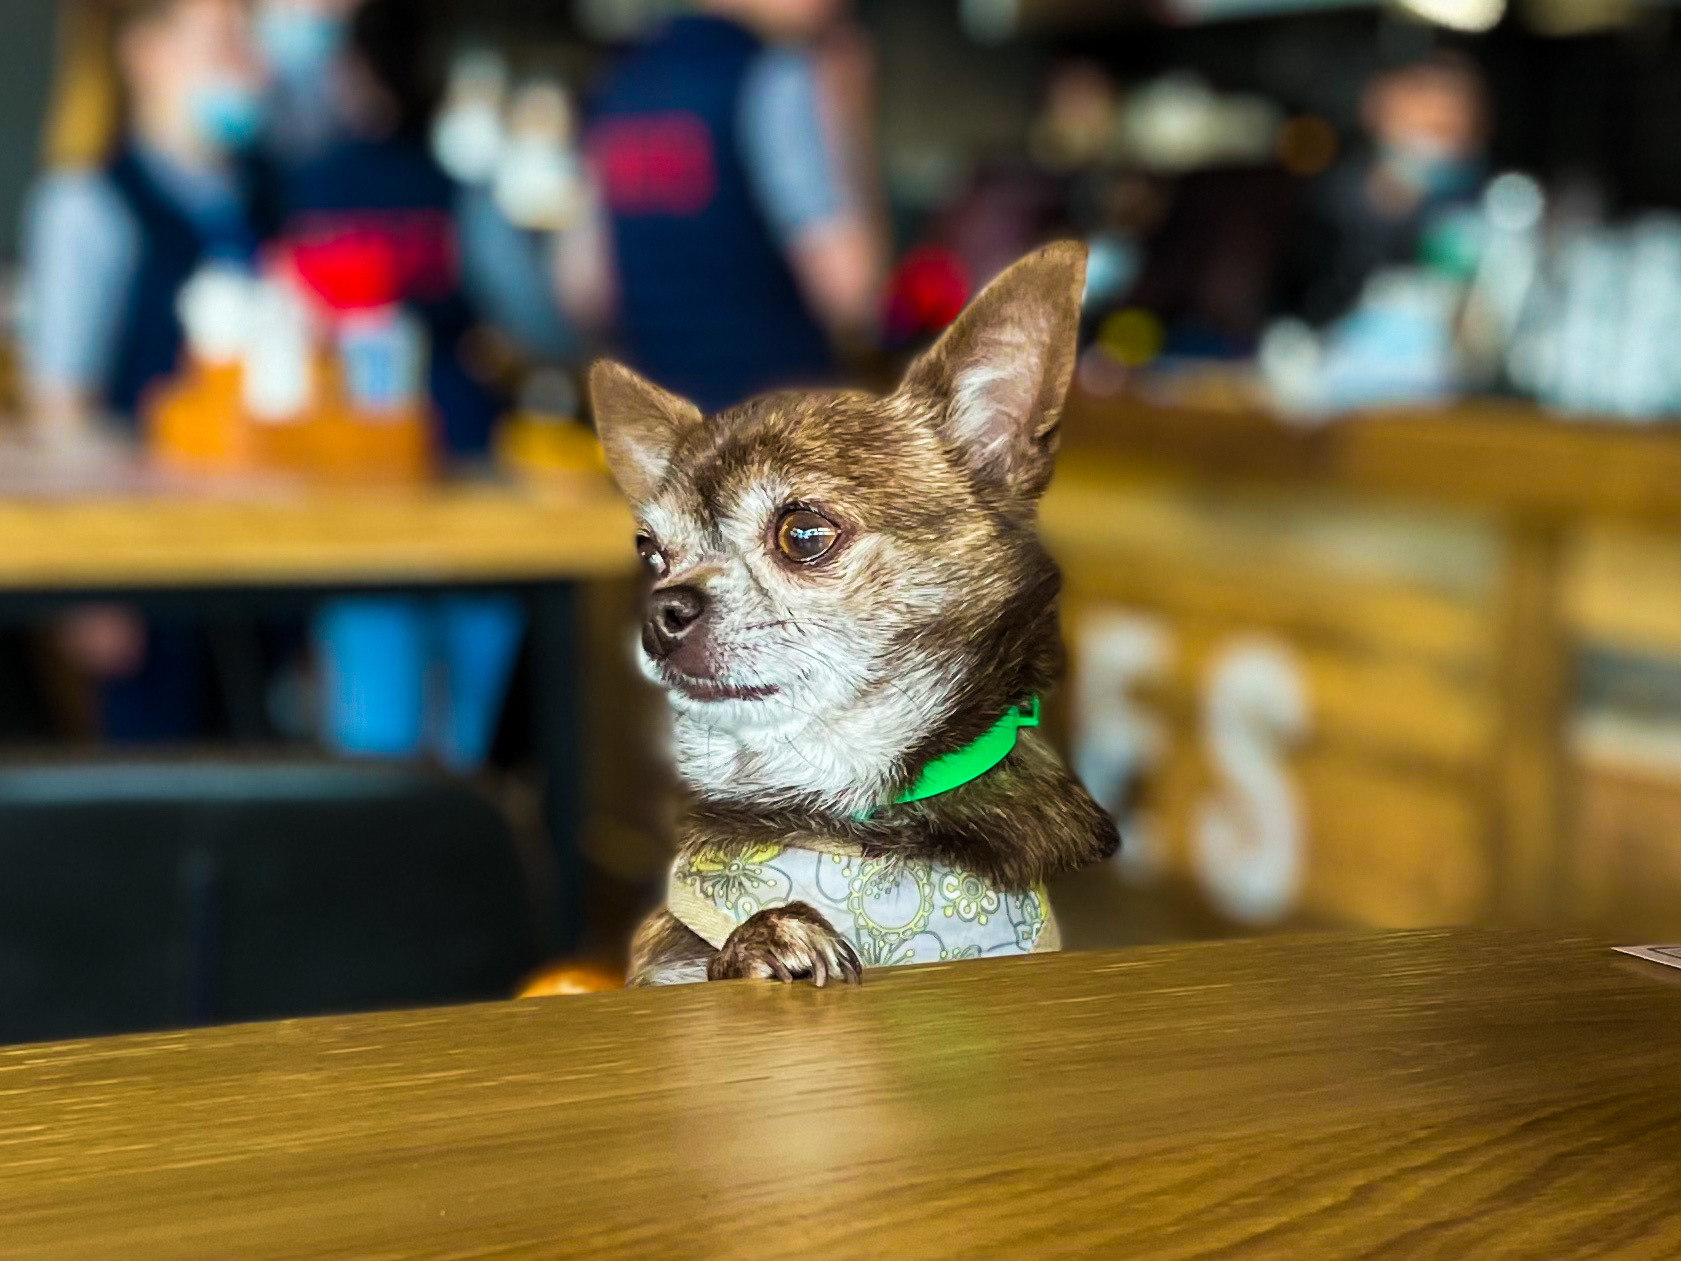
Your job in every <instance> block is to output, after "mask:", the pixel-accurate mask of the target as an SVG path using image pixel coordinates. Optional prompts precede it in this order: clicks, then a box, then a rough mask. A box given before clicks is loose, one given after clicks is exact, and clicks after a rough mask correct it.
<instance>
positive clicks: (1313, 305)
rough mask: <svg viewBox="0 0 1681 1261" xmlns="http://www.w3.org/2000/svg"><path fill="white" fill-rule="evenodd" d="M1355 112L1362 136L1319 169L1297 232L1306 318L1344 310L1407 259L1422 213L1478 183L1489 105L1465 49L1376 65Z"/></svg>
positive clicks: (1467, 193)
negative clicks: (1304, 226) (1358, 144)
mask: <svg viewBox="0 0 1681 1261" xmlns="http://www.w3.org/2000/svg"><path fill="white" fill-rule="evenodd" d="M1360 118H1361V123H1362V125H1363V127H1364V129H1365V132H1366V135H1367V139H1368V143H1367V145H1366V147H1365V148H1364V150H1363V151H1361V152H1358V153H1356V154H1355V155H1354V156H1352V157H1351V158H1350V159H1349V160H1348V161H1346V162H1343V163H1341V164H1339V165H1338V166H1335V167H1333V168H1332V169H1331V171H1329V172H1328V173H1327V174H1326V175H1325V176H1324V177H1323V178H1322V180H1321V182H1320V184H1319V186H1318V187H1317V188H1316V189H1315V190H1314V202H1315V204H1314V208H1313V212H1312V214H1311V216H1310V223H1309V228H1308V231H1307V232H1306V233H1305V234H1304V258H1303V260H1302V263H1301V273H1302V275H1301V279H1300V289H1301V292H1302V295H1303V296H1302V298H1301V300H1300V306H1301V308H1302V313H1303V314H1304V315H1305V316H1306V317H1307V318H1308V319H1309V320H1310V321H1311V322H1314V323H1324V322H1326V321H1329V320H1331V319H1334V318H1336V317H1337V316H1339V315H1341V314H1343V313H1344V312H1346V311H1347V310H1348V309H1349V308H1350V307H1351V306H1352V305H1353V304H1354V303H1355V301H1356V300H1357V299H1358V298H1359V296H1360V292H1361V289H1362V287H1363V286H1364V285H1365V282H1366V280H1367V279H1368V278H1369V277H1370V276H1372V275H1373V274H1374V273H1376V272H1378V271H1380V270H1382V269H1383V268H1385V267H1389V266H1394V265H1397V264H1402V263H1411V262H1414V261H1415V260H1416V258H1417V254H1418V246H1419V239H1420V235H1421V233H1422V232H1423V231H1424V229H1425V228H1426V227H1428V226H1429V224H1430V222H1431V221H1432V220H1433V219H1434V218H1435V217H1436V216H1437V215H1439V214H1440V213H1442V212H1443V211H1445V210H1448V209H1450V208H1453V207H1457V206H1463V205H1467V204H1469V203H1471V202H1472V201H1474V199H1475V198H1476V197H1477V196H1478V195H1479V193H1480V192H1481V189H1482V183H1483V176H1484V151H1485V149H1486V147H1487V143H1488V126H1489V120H1488V105H1487V97H1486V92H1485V89H1484V85H1483V81H1482V76H1481V74H1480V72H1479V71H1478V70H1477V68H1476V66H1475V64H1474V63H1473V62H1471V61H1470V60H1469V59H1468V58H1466V57H1463V56H1460V55H1458V54H1455V53H1447V52H1438V53H1433V54H1431V55H1429V56H1427V57H1425V58H1422V59H1420V60H1417V61H1413V62H1409V63H1407V64H1405V65H1401V66H1398V67H1395V68H1393V69H1389V70H1384V71H1381V72H1379V73H1378V74H1376V75H1374V76H1373V77H1372V78H1371V80H1370V81H1369V82H1368V83H1367V84H1366V86H1365V89H1364V91H1363V92H1362V94H1361V101H1360Z"/></svg>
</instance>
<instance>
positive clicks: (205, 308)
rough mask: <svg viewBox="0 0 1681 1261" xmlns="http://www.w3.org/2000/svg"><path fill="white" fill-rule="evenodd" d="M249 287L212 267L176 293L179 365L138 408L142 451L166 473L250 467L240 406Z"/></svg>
mask: <svg viewBox="0 0 1681 1261" xmlns="http://www.w3.org/2000/svg"><path fill="white" fill-rule="evenodd" d="M252 288H253V286H252V281H251V278H250V277H249V276H248V275H246V274H245V272H244V271H242V270H239V269H236V268H232V267H228V266H225V265H220V264H212V265H209V266H207V267H205V268H203V269H201V270H200V271H199V272H198V273H197V274H196V275H195V276H194V277H193V278H192V279H191V280H190V281H188V282H187V285H186V286H185V287H184V288H183V289H182V291H181V295H180V298H179V300H178V303H177V306H178V310H179V312H180V316H181V325H182V328H183V330H184V332H185V334H186V354H185V363H184V364H183V366H182V369H181V371H180V372H178V373H177V374H176V375H175V376H174V377H173V378H171V379H170V380H169V381H168V382H166V383H165V384H163V385H162V386H159V387H156V388H154V389H153V390H152V391H150V392H149V393H148V395H147V396H146V398H145V400H144V401H143V403H142V409H141V410H142V416H143V419H144V423H145V425H146V433H147V441H148V445H149V447H150V449H151V451H152V452H153V454H154V456H155V457H156V458H157V459H158V461H159V462H160V463H162V464H163V465H165V466H166V467H170V468H174V469H179V470H182V471H187V472H195V473H226V472H237V471H243V470H247V469H249V468H251V467H252V465H253V464H254V458H253V457H254V451H253V444H252V441H251V432H250V427H249V425H248V424H247V421H246V414H245V399H244V356H245V353H246V348H247V345H248V343H249V341H250V339H251V330H252V327H253V321H252V308H253V295H252Z"/></svg>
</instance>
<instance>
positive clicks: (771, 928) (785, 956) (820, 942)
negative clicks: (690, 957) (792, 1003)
mask: <svg viewBox="0 0 1681 1261" xmlns="http://www.w3.org/2000/svg"><path fill="white" fill-rule="evenodd" d="M863 974H864V965H863V964H862V963H860V962H859V960H858V952H857V951H855V950H854V949H853V948H852V943H851V942H849V941H847V939H846V938H845V937H842V936H841V935H840V934H839V933H838V932H836V931H835V929H834V927H833V926H832V925H831V924H830V923H829V921H828V920H826V919H824V918H823V916H822V915H820V914H819V913H818V912H817V911H815V910H813V909H812V908H811V907H810V906H808V905H807V904H806V903H804V902H790V903H789V904H788V905H787V906H776V907H771V908H770V909H768V910H763V911H760V912H759V913H758V914H757V915H754V916H752V917H750V918H749V919H747V920H745V921H744V922H743V923H741V924H739V925H738V926H737V927H736V929H735V931H734V932H732V933H731V934H730V935H729V937H728V938H727V939H726V940H725V942H724V945H723V948H722V949H721V950H719V951H718V953H717V954H716V955H714V956H713V958H712V960H711V962H710V963H709V964H707V968H706V975H707V979H709V980H713V981H725V980H731V979H734V978H736V977H758V978H761V979H766V980H769V979H773V978H774V979H775V980H778V981H797V980H805V979H807V978H809V979H810V981H811V983H812V984H813V985H816V986H818V987H822V986H823V985H825V984H827V983H828V982H829V981H832V980H839V981H842V982H844V983H846V984H848V985H856V984H858V983H859V981H861V980H862V979H863Z"/></svg>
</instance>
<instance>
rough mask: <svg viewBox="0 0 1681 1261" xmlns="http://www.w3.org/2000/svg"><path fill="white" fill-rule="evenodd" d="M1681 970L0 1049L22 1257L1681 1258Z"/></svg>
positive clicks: (962, 982)
mask: <svg viewBox="0 0 1681 1261" xmlns="http://www.w3.org/2000/svg"><path fill="white" fill-rule="evenodd" d="M1678 1082H1681V972H1670V971H1668V970H1667V969H1663V968H1659V967H1656V966H1655V965H1651V964H1646V963H1642V962H1640V961H1637V960H1633V959H1629V958H1626V957H1624V956H1620V955H1615V954H1612V953H1611V952H1610V951H1608V950H1607V949H1606V948H1605V947H1604V946H1603V945H1602V944H1600V943H1596V942H1585V941H1579V940H1565V939H1557V938H1548V937H1543V936H1537V935H1493V934H1489V933H1482V932H1475V931H1457V932H1426V933H1410V934H1387V935H1366V936H1324V937H1305V938H1275V939H1271V940H1259V941H1247V942H1231V943H1211V944H1205V945H1197V946H1182V947H1165V948H1151V949H1140V950H1133V951H1127V952H1119V953H1110V954H1085V955H1077V954H1068V955H1061V956H1038V957H1027V958H1020V959H1012V960H1004V961H989V962H981V963H960V964H954V965H948V966H936V967H927V968H906V969H894V970H891V971H889V972H886V973H875V972H872V973H871V974H870V975H869V977H868V978H867V980H866V983H865V984H864V986H863V987H862V988H859V989H833V988H831V989H824V990H816V989H813V988H811V987H810V986H803V985H801V986H793V987H783V986H778V985H775V984H772V983H757V982H735V983H729V984H723V985H715V986H696V987H692V988H685V989H673V990H664V991H652V992H649V991H643V992H634V993H633V992H620V993H614V994H604V995H594V996H589V997H576V998H559V999H549V1000H541V1001H536V1002H528V1003H524V1004H505V1005H496V1006H486V1007H474V1008H461V1009H453V1010H441V1011H431V1012H417V1013H399V1014H386V1015H369V1016H355V1017H344V1018H330V1019H322V1020H312V1021H297V1022H288V1023H283V1024H275V1025H255V1026H244V1027H233V1028H224V1029H217V1030H207V1031H200V1032H196V1033H188V1034H180V1035H154V1036H147V1037H134V1038H123V1039H116V1040H112V1041H107V1042H83V1043H73V1044H65V1045H58V1046H36V1047H22V1048H16V1049H12V1050H7V1051H0V1097H3V1098H4V1101H5V1102H4V1106H3V1107H0V1202H3V1206H4V1216H3V1218H0V1221H3V1223H4V1225H3V1227H0V1257H18V1258H32V1259H34V1261H40V1259H43V1258H61V1257H64V1258H69V1257H88V1258H95V1257H98V1258H109V1257H118V1256H120V1257H124V1258H146V1257H159V1256H170V1257H217V1258H221V1257H234V1256H237V1257H242V1258H244V1257H293V1258H329V1257H344V1258H359V1259H362V1258H376V1257H377V1258H409V1257H414V1258H423V1257H438V1258H442V1257H450V1258H475V1257H485V1258H489V1257H495V1258H523V1257H531V1258H537V1257H544V1258H547V1257H560V1256H584V1257H614V1258H622V1257H649V1258H662V1259H664V1258H672V1257H720V1258H723V1257H754V1258H765V1259H771V1258H790V1259H794V1258H799V1259H800V1261H804V1259H805V1258H810V1257H825V1258H828V1257H854V1256H856V1257H887V1256H904V1257H916V1258H939V1257H963V1258H970V1257H1008V1258H1026V1257H1040V1256H1099V1257H1130V1258H1170V1257H1171V1258H1190V1257H1198V1258H1211V1257H1289V1258H1309V1257H1311V1258H1338V1257H1350V1256H1374V1257H1444V1258H1456V1259H1460V1258H1471V1257H1475V1258H1495V1257H1535V1258H1548V1259H1549V1261H1550V1259H1552V1258H1561V1257H1588V1256H1615V1257H1621V1258H1660V1257H1675V1256H1677V1255H1681V1089H1678V1088H1677V1083H1678Z"/></svg>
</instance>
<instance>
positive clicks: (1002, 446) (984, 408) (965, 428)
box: [900, 241, 1086, 501]
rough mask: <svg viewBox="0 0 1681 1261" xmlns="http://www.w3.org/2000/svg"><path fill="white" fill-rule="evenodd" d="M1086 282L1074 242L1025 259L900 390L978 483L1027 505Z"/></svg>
mask: <svg viewBox="0 0 1681 1261" xmlns="http://www.w3.org/2000/svg"><path fill="white" fill-rule="evenodd" d="M1085 279H1086V250H1085V247H1084V246H1083V245H1080V244H1079V243H1078V242H1075V241H1060V242H1058V243H1057V244H1055V245H1049V246H1046V247H1045V248H1044V249H1042V250H1040V251H1039V252H1038V253H1036V254H1029V255H1028V256H1027V257H1026V258H1024V259H1022V260H1021V261H1020V262H1019V263H1017V264H1015V265H1014V266H1013V267H1011V268H1010V269H1009V270H1008V271H1006V272H1004V274H1003V275H1001V276H999V277H998V278H997V279H996V280H994V281H993V282H992V283H991V284H990V285H988V286H987V287H986V288H985V289H984V290H982V291H981V294H980V296H979V297H977V298H976V299H975V300H974V301H973V302H971V303H970V304H969V305H968V306H967V307H966V308H964V310H963V313H962V314H961V315H959V316H958V317H957V319H956V320H955V321H954V322H953V323H952V325H951V327H950V328H948V329H947V330H946V331H945V333H944V335H943V336H941V338H940V340H939V341H938V342H937V343H936V344H935V345H934V347H933V348H932V349H931V350H929V351H928V352H927V353H926V354H924V355H923V356H922V357H921V358H919V359H918V360H917V361H916V362H915V363H914V364H912V365H911V368H910V371H909V372H908V373H906V375H905V382H904V385H902V386H901V387H900V389H901V390H902V391H908V392H914V393H917V394H921V395H923V396H924V397H930V398H932V400H933V402H934V404H935V406H936V407H937V408H938V413H937V415H938V424H939V426H940V435H941V437H942V438H944V439H945V441H946V443H947V445H948V446H949V447H950V448H951V449H952V450H954V451H956V452H957V453H958V455H959V456H960V458H961V459H962V460H963V462H964V464H965V465H966V466H967V467H968V469H969V471H970V473H971V474H972V475H973V476H974V477H975V479H976V480H977V481H979V482H981V483H982V484H985V485H990V486H993V487H996V488H998V489H1001V490H1004V491H1006V492H1007V493H1010V494H1012V495H1015V496H1018V497H1020V498H1022V499H1024V500H1027V501H1032V500H1034V499H1036V498H1037V497H1038V496H1039V495H1040V494H1042V493H1043V492H1044V489H1045V487H1046V486H1047V485H1048V484H1049V483H1050V480H1051V471H1052V468H1053V466H1054V464H1055V461H1056V449H1057V439H1058V435H1057V427H1058V425H1059V424H1060V423H1061V421H1062V403H1063V397H1064V395H1066V394H1067V393H1068V384H1069V381H1070V380H1071V379H1072V378H1073V375H1074V356H1075V341H1076V339H1077V338H1078V336H1079V328H1080V296H1081V294H1082V292H1083V291H1084V288H1085Z"/></svg>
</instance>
